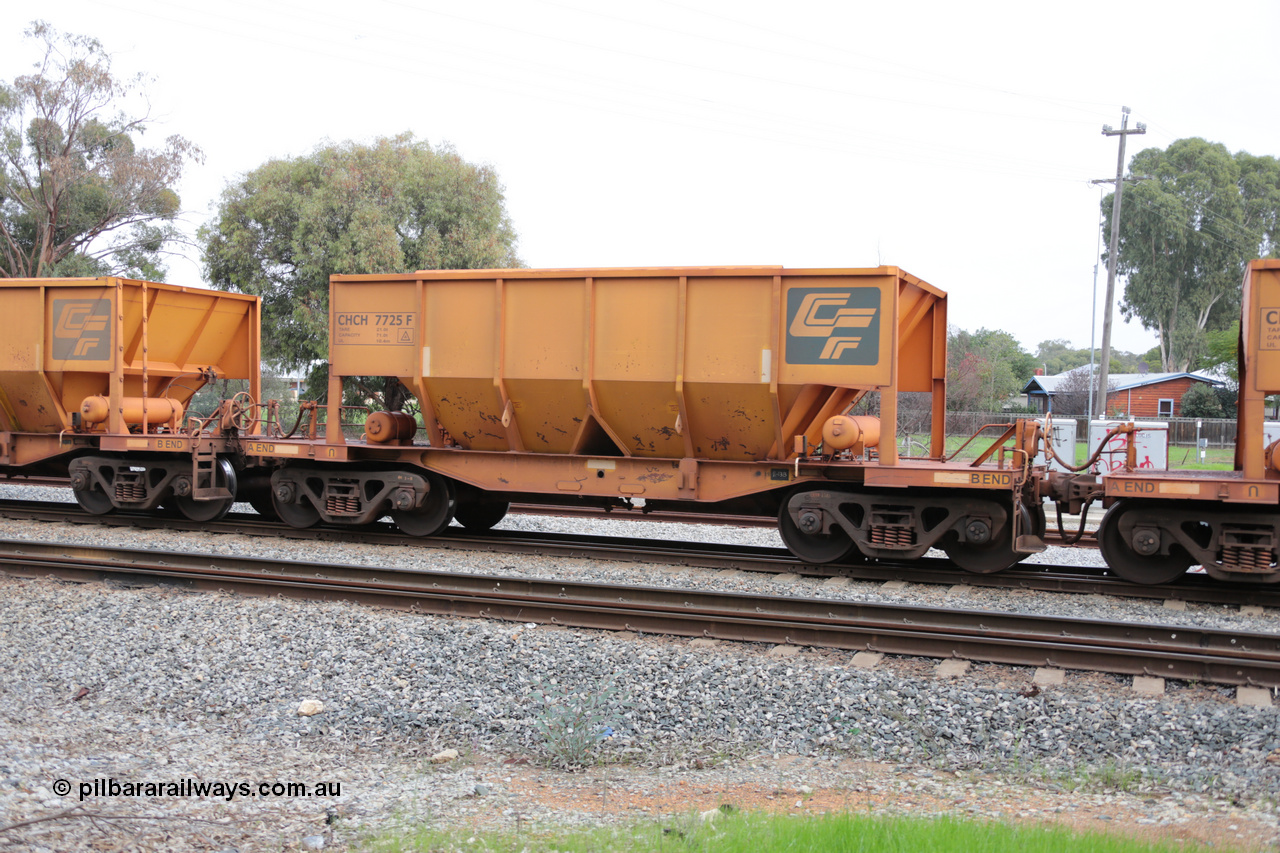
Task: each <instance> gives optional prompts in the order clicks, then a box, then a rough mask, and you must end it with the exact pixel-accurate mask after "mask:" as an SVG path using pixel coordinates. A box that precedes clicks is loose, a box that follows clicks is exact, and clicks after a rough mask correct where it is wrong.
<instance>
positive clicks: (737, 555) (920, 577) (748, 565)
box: [0, 500, 1280, 607]
mask: <svg viewBox="0 0 1280 853" xmlns="http://www.w3.org/2000/svg"><path fill="white" fill-rule="evenodd" d="M0 517H7V518H20V519H26V520H39V521H53V522H71V523H90V524H100V525H108V526H116V527H134V528H141V529H163V530H189V531H195V532H201V533H232V534H242V535H251V536H269V537H276V538H288V539H307V540H319V541H328V542H353V543H361V544H368V545H400V546H412V547H418V548H441V549H446V550H466V551H493V552H508V553H520V554H556V555H558V556H563V557H576V558H582V559H614V560H624V561H627V562H635V561H637V560H647V561H651V562H664V563H669V564H674V565H683V566H690V567H699V568H711V569H737V570H742V571H755V572H764V573H790V574H798V575H804V576H808V577H823V578H826V577H847V578H850V579H851V580H863V581H879V582H883V581H906V582H910V583H927V584H944V585H948V586H955V585H964V586H972V587H980V588H985V589H1019V590H1026V591H1036V592H1062V593H1070V594H1092V595H1115V596H1122V597H1129V598H1146V599H1159V600H1166V599H1175V600H1182V601H1188V602H1198V603H1207V604H1228V605H1242V604H1255V605H1262V606H1268V607H1280V588H1278V587H1280V585H1263V584H1247V585H1246V584H1225V583H1222V582H1221V581H1214V580H1212V579H1211V578H1209V577H1208V576H1206V575H1192V574H1189V575H1186V576H1185V577H1183V578H1182V579H1181V580H1179V581H1177V582H1175V583H1171V584H1164V585H1161V586H1143V585H1141V584H1131V583H1128V582H1126V581H1123V580H1121V579H1119V578H1116V577H1115V576H1114V575H1111V574H1109V573H1108V572H1107V571H1106V570H1105V569H1103V568H1096V569H1088V568H1084V567H1079V566H1075V567H1063V566H1043V567H1041V566H1030V565H1020V566H1015V567H1013V568H1010V569H1007V570H1005V571H1003V572H998V573H995V574H985V575H984V574H973V573H969V572H965V571H962V570H960V569H958V568H956V567H955V566H954V565H953V564H952V563H951V562H950V561H949V560H946V559H941V558H928V557H926V558H924V559H922V560H917V561H914V562H908V561H903V562H890V561H879V562H874V563H842V564H831V565H825V566H814V565H810V564H807V563H804V562H802V561H800V560H798V559H797V558H796V557H794V556H792V555H791V554H790V553H789V552H787V551H786V550H785V549H783V548H765V547H759V546H749V545H725V544H715V543H705V542H680V541H670V540H657V539H633V538H623V537H611V536H586V535H579V534H563V533H546V532H529V531H506V530H492V531H488V532H487V533H484V534H478V533H471V532H468V531H466V530H463V529H462V528H459V527H450V528H449V529H448V530H447V531H446V532H445V533H443V534H441V535H439V536H433V537H430V538H428V539H420V538H416V537H412V536H407V535H405V534H403V533H401V532H399V531H398V530H397V529H396V528H395V527H394V526H393V525H390V524H381V523H379V524H373V525H367V526H365V527H362V528H358V529H353V528H338V527H323V526H317V527H312V528H306V529H302V530H299V529H297V528H293V527H289V526H288V525H286V524H283V523H281V522H274V521H268V520H266V519H263V518H262V516H259V515H257V514H237V513H232V514H230V515H228V516H226V517H225V518H223V519H222V520H220V521H216V522H195V521H190V520H189V519H186V518H182V517H180V516H177V517H168V516H154V515H132V514H128V513H110V514H108V515H89V514H88V513H86V512H84V511H83V510H82V509H81V508H80V507H79V506H78V505H76V504H60V503H53V502H48V501H7V500H0Z"/></svg>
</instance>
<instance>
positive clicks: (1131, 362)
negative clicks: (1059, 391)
mask: <svg viewBox="0 0 1280 853" xmlns="http://www.w3.org/2000/svg"><path fill="white" fill-rule="evenodd" d="M1094 352H1095V359H1096V358H1097V355H1096V354H1097V352H1098V351H1097V350H1094ZM1035 360H1036V366H1037V367H1041V368H1043V369H1044V372H1045V375H1047V376H1056V375H1058V374H1059V373H1069V372H1070V371H1072V370H1075V369H1076V368H1077V367H1083V366H1085V365H1087V364H1088V363H1089V348H1088V347H1083V348H1081V349H1072V348H1071V344H1070V342H1068V341H1067V340H1066V339H1064V338H1055V339H1053V340H1048V341H1041V342H1040V344H1039V346H1037V347H1036V355H1035ZM1144 363H1145V364H1147V366H1148V369H1149V368H1150V363H1149V362H1148V361H1147V357H1146V354H1144V355H1136V354H1135V353H1131V352H1123V351H1121V350H1115V349H1113V350H1112V351H1111V365H1110V372H1111V373H1140V372H1141V371H1142V365H1143V364H1144Z"/></svg>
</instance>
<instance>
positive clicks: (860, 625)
mask: <svg viewBox="0 0 1280 853" xmlns="http://www.w3.org/2000/svg"><path fill="white" fill-rule="evenodd" d="M0 573H3V574H5V575H8V576H12V577H42V576H51V577H56V578H61V579H65V580H76V581H85V580H102V579H106V578H117V579H123V580H125V581H126V582H130V581H131V582H135V583H165V584H170V585H173V584H176V585H178V586H180V587H183V588H188V589H202V590H234V591H236V592H241V593H247V594H253V595H279V594H287V595H294V596H300V597H305V598H307V599H322V600H343V601H355V602H360V603H365V604H373V605H378V606H385V607H394V608H399V609H407V610H413V611H417V612H422V613H430V614H435V615H441V616H474V617H481V618H490V619H499V620H506V621H518V622H534V623H543V624H547V623H549V624H556V625H562V626H572V627H578V628H594V629H606V630H628V631H638V632H641V633H653V634H675V635H680V636H694V637H709V638H714V639H722V640H735V641H745V642H764V643H783V644H789V645H803V646H818V647H826V648H840V649H860V650H861V649H865V650H870V651H877V652H882V653H887V654H900V655H914V656H923V657H933V658H962V659H966V660H977V661H989V662H993V663H1002V664H1011V665H1019V666H1052V667H1059V668H1066V669H1082V670H1091V671H1104V672H1115V673H1123V674H1129V675H1155V676H1160V677H1164V678H1175V679H1187V680H1200V681H1208V682H1214V683H1221V684H1237V685H1239V684H1252V685H1260V686H1267V687H1276V686H1280V634H1259V633H1247V632H1239V631H1222V630H1212V629H1204V628H1196V627H1186V626H1169V625H1148V624H1136V623H1125V624H1113V623H1109V622H1103V621H1097V620H1087V619H1078V618H1070V617H1046V616H1039V615H1035V616H1032V615H1026V614H1016V613H994V612H986V611H972V610H952V609H947V608H935V607H920V606H909V605H895V604H885V603H866V602H846V601H837V600H829V599H803V598H792V597H778V596H764V595H744V594H730V593H720V592H701V591H694V590H682V589H666V588H658V587H631V586H614V585H608V584H599V583H573V582H563V581H556V580H539V579H531V578H518V577H501V576H493V575H473V574H454V573H448V572H430V571H416V570H406V569H394V568H387V567H379V568H370V567H367V566H349V565H335V564H326V563H307V564H299V563H280V562H276V561H271V560H263V559H256V558H243V557H235V558H233V557H227V556H224V555H211V554H186V553H168V552H155V551H149V550H141V551H132V550H128V549H119V548H103V547H93V546H83V545H64V544H56V543H36V542H29V541H17V542H0Z"/></svg>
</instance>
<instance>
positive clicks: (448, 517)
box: [391, 471, 496, 536]
mask: <svg viewBox="0 0 1280 853" xmlns="http://www.w3.org/2000/svg"><path fill="white" fill-rule="evenodd" d="M424 476H425V477H426V480H427V496H426V498H425V499H424V500H423V501H422V506H420V507H418V508H417V509H411V510H392V512H391V518H392V520H394V521H395V523H396V527H399V528H400V529H401V530H402V531H404V532H405V533H408V534H409V535H410V536H435V535H436V534H437V533H439V532H440V531H441V530H444V529H445V528H446V527H448V526H449V522H450V521H452V520H453V513H454V510H455V509H456V508H457V500H456V499H455V498H454V496H453V489H452V487H450V485H449V481H448V480H446V479H445V478H444V477H441V476H440V475H439V474H433V473H431V472H430V471H427V472H425V473H424ZM495 523H496V522H495Z"/></svg>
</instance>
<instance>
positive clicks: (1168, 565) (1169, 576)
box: [1098, 501, 1192, 586]
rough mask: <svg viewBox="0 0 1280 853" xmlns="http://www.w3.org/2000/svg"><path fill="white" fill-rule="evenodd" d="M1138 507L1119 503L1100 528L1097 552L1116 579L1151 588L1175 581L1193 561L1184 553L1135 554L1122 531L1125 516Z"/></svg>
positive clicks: (1108, 513)
mask: <svg viewBox="0 0 1280 853" xmlns="http://www.w3.org/2000/svg"><path fill="white" fill-rule="evenodd" d="M1136 509H1138V507H1137V506H1135V505H1133V504H1130V503H1126V502H1125V501H1120V502H1119V503H1116V504H1114V505H1113V506H1112V507H1111V509H1109V510H1107V514H1106V515H1104V516H1103V517H1102V524H1101V525H1099V526H1098V549H1099V550H1100V551H1102V559H1104V560H1106V561H1107V565H1108V566H1110V567H1111V570H1112V571H1114V572H1115V573H1116V574H1117V575H1119V576H1120V577H1122V578H1124V579H1125V580H1127V581H1129V582H1130V583H1140V584H1144V585H1148V586H1152V585H1155V584H1162V583H1169V582H1171V581H1175V580H1177V579H1178V578H1180V577H1182V576H1183V575H1184V574H1186V573H1187V569H1189V568H1191V565H1192V560H1191V557H1190V556H1189V555H1188V554H1186V553H1182V552H1181V549H1178V551H1176V552H1174V553H1172V554H1158V553H1157V554H1151V555H1146V554H1139V553H1138V552H1137V551H1135V550H1133V544H1132V543H1131V542H1130V540H1129V536H1128V535H1127V534H1126V532H1125V531H1123V530H1122V529H1121V526H1122V524H1123V522H1124V519H1125V516H1127V515H1129V514H1130V513H1132V512H1134V511H1135V510H1136Z"/></svg>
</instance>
